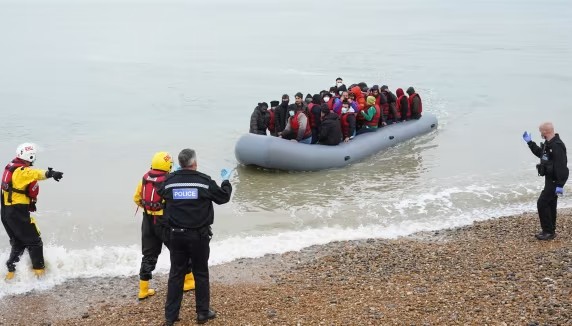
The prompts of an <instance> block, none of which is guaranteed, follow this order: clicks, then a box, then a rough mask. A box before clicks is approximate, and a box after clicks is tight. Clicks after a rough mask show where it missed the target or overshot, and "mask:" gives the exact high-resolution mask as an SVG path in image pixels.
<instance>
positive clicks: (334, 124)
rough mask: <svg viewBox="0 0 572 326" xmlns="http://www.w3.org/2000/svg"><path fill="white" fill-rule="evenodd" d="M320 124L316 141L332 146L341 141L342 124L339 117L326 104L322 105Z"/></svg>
mask: <svg viewBox="0 0 572 326" xmlns="http://www.w3.org/2000/svg"><path fill="white" fill-rule="evenodd" d="M321 111H322V114H321V117H322V124H321V126H320V136H319V138H318V143H319V144H321V145H329V146H334V145H338V144H339V143H340V142H341V141H342V126H341V124H340V117H339V116H338V115H337V114H336V113H334V112H332V111H330V109H329V108H328V107H327V106H325V105H324V106H322V110H321Z"/></svg>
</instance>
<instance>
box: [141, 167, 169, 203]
mask: <svg viewBox="0 0 572 326" xmlns="http://www.w3.org/2000/svg"><path fill="white" fill-rule="evenodd" d="M167 174H168V173H167V172H165V171H160V170H149V172H147V173H145V175H144V176H143V181H142V186H141V206H143V209H144V210H145V213H147V212H157V211H160V210H162V209H163V198H161V196H159V194H158V193H157V190H158V186H159V185H160V184H161V183H163V182H165V179H166V178H167Z"/></svg>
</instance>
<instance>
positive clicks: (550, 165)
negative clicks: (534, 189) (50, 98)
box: [522, 122, 569, 240]
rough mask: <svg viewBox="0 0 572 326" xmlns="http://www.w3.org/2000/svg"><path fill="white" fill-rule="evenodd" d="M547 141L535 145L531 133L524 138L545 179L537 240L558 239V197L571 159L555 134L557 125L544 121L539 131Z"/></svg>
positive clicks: (539, 199)
mask: <svg viewBox="0 0 572 326" xmlns="http://www.w3.org/2000/svg"><path fill="white" fill-rule="evenodd" d="M538 130H539V131H540V135H541V136H542V138H543V139H545V140H546V141H545V142H544V144H543V143H540V146H538V145H536V143H535V142H533V141H532V138H531V136H530V134H529V133H528V132H526V131H525V132H524V134H523V135H522V138H523V139H524V141H526V143H527V144H528V147H529V148H530V150H531V151H532V153H533V154H534V155H536V156H537V157H538V158H540V163H539V164H537V165H536V169H537V170H538V175H539V176H543V177H544V189H543V190H542V192H541V193H540V197H538V202H537V207H538V217H539V218H540V226H541V227H542V231H541V232H540V233H538V234H536V238H537V239H538V240H552V239H554V237H556V205H557V203H558V196H559V195H562V194H563V193H564V189H563V188H564V184H565V183H566V181H567V180H568V173H569V172H568V167H567V164H568V159H567V157H566V146H565V145H564V143H563V142H562V140H561V139H560V136H559V135H558V134H556V133H554V126H553V125H552V123H550V122H545V123H543V124H541V125H540V127H539V128H538Z"/></svg>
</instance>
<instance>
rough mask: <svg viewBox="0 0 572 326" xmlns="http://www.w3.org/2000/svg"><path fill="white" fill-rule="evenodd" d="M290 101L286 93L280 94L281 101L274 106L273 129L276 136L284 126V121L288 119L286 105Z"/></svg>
mask: <svg viewBox="0 0 572 326" xmlns="http://www.w3.org/2000/svg"><path fill="white" fill-rule="evenodd" d="M289 103H290V97H289V96H288V94H284V95H282V102H281V103H280V105H278V107H277V108H276V110H275V112H274V131H275V132H276V135H277V136H280V135H281V134H282V131H284V128H286V122H287V121H288V105H289Z"/></svg>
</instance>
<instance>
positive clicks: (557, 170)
mask: <svg viewBox="0 0 572 326" xmlns="http://www.w3.org/2000/svg"><path fill="white" fill-rule="evenodd" d="M545 145H546V147H544V144H543V143H540V146H538V145H536V143H535V142H533V141H529V142H528V148H530V150H531V151H532V154H534V155H536V157H538V158H540V159H541V162H542V164H546V165H547V167H548V168H547V172H548V173H546V175H545V177H546V178H547V179H550V180H553V181H554V182H555V183H556V186H557V187H564V184H565V183H566V181H567V180H568V174H569V171H568V166H567V165H568V158H567V156H566V146H565V145H564V143H563V142H562V140H561V139H560V135H558V134H556V136H554V138H552V139H551V140H549V141H546V143H545ZM544 154H546V158H547V160H544V161H543V160H542V156H543V155H544Z"/></svg>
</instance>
